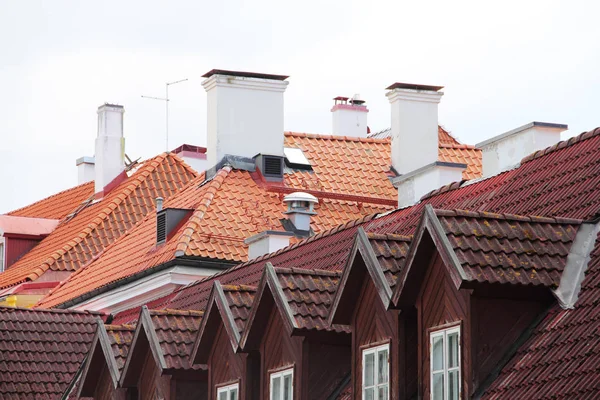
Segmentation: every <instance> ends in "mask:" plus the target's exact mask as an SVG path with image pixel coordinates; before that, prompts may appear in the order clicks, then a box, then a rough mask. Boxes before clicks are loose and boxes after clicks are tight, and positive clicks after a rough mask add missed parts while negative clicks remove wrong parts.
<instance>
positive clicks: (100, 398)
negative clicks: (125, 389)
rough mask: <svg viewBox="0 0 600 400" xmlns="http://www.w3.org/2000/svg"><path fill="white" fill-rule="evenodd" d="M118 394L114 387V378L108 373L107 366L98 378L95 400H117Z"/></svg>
mask: <svg viewBox="0 0 600 400" xmlns="http://www.w3.org/2000/svg"><path fill="white" fill-rule="evenodd" d="M117 398H118V397H117V393H116V390H115V387H114V385H113V381H112V378H111V376H110V373H109V372H108V368H107V367H106V366H105V367H104V368H102V372H101V373H100V376H99V378H98V383H97V384H96V391H95V392H94V399H95V400H113V399H117Z"/></svg>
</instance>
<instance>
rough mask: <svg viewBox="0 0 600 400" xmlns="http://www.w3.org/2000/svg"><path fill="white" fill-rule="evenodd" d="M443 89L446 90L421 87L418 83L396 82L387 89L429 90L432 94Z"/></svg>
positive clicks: (436, 87)
mask: <svg viewBox="0 0 600 400" xmlns="http://www.w3.org/2000/svg"><path fill="white" fill-rule="evenodd" d="M443 88H444V87H443V86H433V85H420V84H418V83H403V82H396V83H393V84H391V85H390V86H388V87H387V88H385V89H386V90H393V89H413V90H428V91H432V92H437V91H440V90H442V89H443Z"/></svg>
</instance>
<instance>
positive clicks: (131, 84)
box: [0, 0, 600, 212]
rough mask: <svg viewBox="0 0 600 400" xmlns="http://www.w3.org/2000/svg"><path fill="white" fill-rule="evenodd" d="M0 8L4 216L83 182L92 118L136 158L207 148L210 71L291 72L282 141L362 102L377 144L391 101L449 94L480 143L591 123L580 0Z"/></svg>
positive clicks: (456, 126) (592, 77)
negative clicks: (527, 129)
mask: <svg viewBox="0 0 600 400" xmlns="http://www.w3.org/2000/svg"><path fill="white" fill-rule="evenodd" d="M493 4H494V5H492V2H487V1H473V2H462V1H414V0H412V1H401V0H394V1H389V2H382V1H375V0H370V1H365V0H359V1H354V0H344V1H339V2H338V1H336V2H333V1H327V0H320V1H313V0H303V1H297V2H286V1H266V0H250V1H239V0H228V1H148V0H144V1H131V0H130V1H105V0H97V1H94V2H91V1H89V2H88V1H58V0H53V1H9V0H0V183H1V186H0V212H6V211H9V210H11V209H14V208H17V207H20V206H23V205H26V204H28V203H31V202H33V201H35V200H38V199H41V198H43V197H45V196H48V195H50V194H52V193H55V192H57V191H59V190H62V189H65V188H68V187H71V186H73V185H75V184H76V182H77V169H76V167H75V159H76V158H78V157H80V156H83V155H90V156H91V155H93V152H94V139H95V136H96V121H97V120H96V118H97V117H96V109H97V107H98V106H99V105H101V104H103V103H104V102H112V103H117V104H122V105H124V106H125V110H126V113H125V137H126V152H127V153H128V155H129V156H130V157H131V158H137V157H143V158H146V157H150V156H153V155H156V154H158V153H159V152H161V151H164V150H165V142H164V134H165V129H164V118H165V116H164V103H162V102H159V101H155V100H147V99H142V98H141V97H140V95H142V94H144V95H150V96H159V97H160V96H164V84H165V82H167V81H173V80H178V79H182V78H188V79H189V81H188V82H185V83H181V84H178V85H175V86H172V87H171V89H170V94H171V99H172V101H171V105H170V107H171V108H170V139H169V141H170V146H169V147H170V148H171V149H172V148H174V147H176V146H178V145H180V144H182V143H191V144H198V145H204V144H205V143H206V142H205V141H206V138H205V137H206V119H205V116H206V94H205V92H204V89H203V88H202V86H201V85H200V83H201V81H202V78H200V76H201V75H202V74H204V73H205V72H207V71H209V70H210V69H213V68H221V69H235V70H246V71H253V72H264V73H274V74H285V75H290V79H289V81H290V85H289V86H288V89H287V91H286V94H285V102H286V103H285V129H286V130H293V131H301V132H314V133H330V130H331V116H330V112H329V110H330V108H331V105H332V103H333V102H332V100H331V99H332V98H333V97H335V96H337V95H346V96H351V95H353V94H354V93H360V94H361V97H362V98H363V99H365V100H367V105H368V107H369V109H370V110H371V111H370V113H369V125H370V127H371V129H372V131H375V130H379V129H383V128H386V127H388V126H389V119H390V115H389V104H388V102H387V99H386V98H385V90H384V88H385V87H387V86H388V85H390V84H391V83H393V82H396V81H403V82H412V83H423V84H435V85H443V86H445V87H446V88H445V90H444V92H445V96H444V97H443V98H442V103H441V104H440V123H441V124H442V125H444V126H445V127H446V128H448V129H449V130H450V131H451V132H452V133H453V134H454V135H455V136H457V137H458V138H459V139H460V140H461V141H462V142H464V143H469V144H474V143H477V142H479V141H482V140H484V139H486V138H489V137H491V136H494V135H497V134H500V133H502V132H505V131H507V130H510V129H512V128H515V127H517V126H520V125H522V124H525V123H527V122H530V121H532V120H537V121H547V122H558V123H566V124H569V127H570V130H569V132H567V133H566V136H572V135H575V134H578V133H580V132H582V131H585V130H590V129H593V128H594V127H596V126H598V125H600V116H598V115H597V114H598V105H599V102H598V100H597V98H598V93H599V92H600V73H599V71H600V24H598V22H597V16H598V15H599V11H600V10H599V9H600V5H597V4H600V3H598V2H594V1H589V2H579V1H565V2H559V1H548V0H546V1H539V2H538V1H523V0H521V1H516V2H512V1H502V2H494V3H493Z"/></svg>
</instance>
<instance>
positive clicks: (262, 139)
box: [202, 74, 288, 166]
mask: <svg viewBox="0 0 600 400" xmlns="http://www.w3.org/2000/svg"><path fill="white" fill-rule="evenodd" d="M202 85H203V86H204V89H205V90H206V92H207V96H208V98H207V109H208V112H207V144H208V146H207V149H208V151H207V159H208V164H209V166H213V165H215V164H216V163H217V162H218V161H220V160H221V159H222V158H223V156H225V155H226V154H231V155H236V156H243V157H254V156H255V155H257V154H270V155H278V156H283V129H284V128H283V93H284V91H285V89H286V87H287V85H288V82H287V81H280V80H272V79H259V78H247V77H237V76H228V75H218V74H217V75H213V76H211V77H210V78H207V79H206V80H205V81H204V82H203V83H202Z"/></svg>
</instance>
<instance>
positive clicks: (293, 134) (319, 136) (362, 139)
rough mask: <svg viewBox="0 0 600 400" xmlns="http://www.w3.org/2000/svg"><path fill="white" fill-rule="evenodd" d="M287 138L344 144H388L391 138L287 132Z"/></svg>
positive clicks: (285, 133)
mask: <svg viewBox="0 0 600 400" xmlns="http://www.w3.org/2000/svg"><path fill="white" fill-rule="evenodd" d="M284 135H285V136H291V137H300V138H306V139H325V140H338V141H344V142H361V143H388V142H390V139H389V138H382V139H378V138H370V137H358V136H341V135H331V134H320V133H306V132H291V131H285V132H284Z"/></svg>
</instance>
